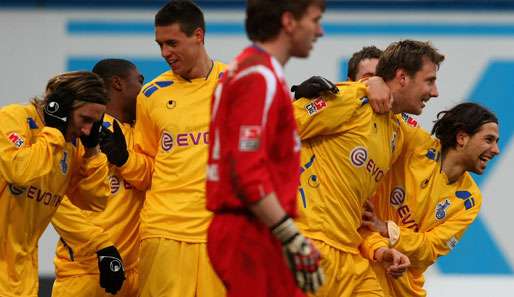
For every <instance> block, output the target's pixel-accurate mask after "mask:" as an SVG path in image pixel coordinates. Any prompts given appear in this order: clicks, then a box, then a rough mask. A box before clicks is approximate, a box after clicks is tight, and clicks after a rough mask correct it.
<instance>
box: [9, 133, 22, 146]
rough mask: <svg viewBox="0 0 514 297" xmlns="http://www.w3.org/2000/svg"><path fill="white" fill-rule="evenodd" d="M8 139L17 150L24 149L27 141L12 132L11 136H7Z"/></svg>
mask: <svg viewBox="0 0 514 297" xmlns="http://www.w3.org/2000/svg"><path fill="white" fill-rule="evenodd" d="M7 139H9V142H11V143H12V144H14V146H15V147H17V148H20V147H22V146H23V144H24V143H25V140H24V139H23V137H21V136H20V135H18V133H16V132H11V134H9V136H7Z"/></svg>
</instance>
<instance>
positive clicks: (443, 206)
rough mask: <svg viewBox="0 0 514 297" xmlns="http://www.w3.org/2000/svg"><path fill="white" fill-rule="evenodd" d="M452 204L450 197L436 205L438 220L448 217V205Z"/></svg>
mask: <svg viewBox="0 0 514 297" xmlns="http://www.w3.org/2000/svg"><path fill="white" fill-rule="evenodd" d="M450 204H451V203H450V200H448V199H445V200H444V201H441V202H439V203H437V205H436V206H435V218H436V219H437V220H442V219H444V218H445V217H446V211H447V210H448V207H450Z"/></svg>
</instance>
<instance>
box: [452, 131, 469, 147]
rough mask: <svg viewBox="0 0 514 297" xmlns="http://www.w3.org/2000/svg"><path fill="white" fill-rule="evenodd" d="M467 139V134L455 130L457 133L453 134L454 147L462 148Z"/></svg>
mask: <svg viewBox="0 0 514 297" xmlns="http://www.w3.org/2000/svg"><path fill="white" fill-rule="evenodd" d="M468 140H469V134H468V133H466V132H464V131H462V130H460V131H458V132H457V134H456V135H455V144H456V146H457V147H456V148H457V149H459V148H463V147H464V146H465V145H466V143H467V142H468Z"/></svg>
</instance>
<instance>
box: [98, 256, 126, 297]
mask: <svg viewBox="0 0 514 297" xmlns="http://www.w3.org/2000/svg"><path fill="white" fill-rule="evenodd" d="M96 254H97V256H98V269H99V270H100V287H102V288H104V289H105V292H107V293H111V294H116V293H117V292H118V291H119V290H120V289H121V286H122V285H123V282H124V281H125V269H124V267H123V262H122V261H121V256H120V253H119V252H118V250H117V249H116V248H115V247H114V246H109V247H106V248H104V249H101V250H99V251H97V252H96Z"/></svg>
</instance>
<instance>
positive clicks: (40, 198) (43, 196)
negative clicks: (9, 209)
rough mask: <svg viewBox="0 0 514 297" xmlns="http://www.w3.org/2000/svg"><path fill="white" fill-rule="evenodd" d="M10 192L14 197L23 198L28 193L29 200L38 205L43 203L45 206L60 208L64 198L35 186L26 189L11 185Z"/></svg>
mask: <svg viewBox="0 0 514 297" xmlns="http://www.w3.org/2000/svg"><path fill="white" fill-rule="evenodd" d="M9 191H10V192H11V194H13V195H14V196H21V195H23V194H24V193H26V197H27V198H29V199H32V200H34V201H36V202H38V203H43V204H45V205H49V206H53V207H57V206H59V205H60V204H61V201H62V196H60V195H57V194H54V193H52V192H47V191H42V190H41V189H40V188H38V187H35V186H30V187H28V188H24V187H19V186H15V185H13V184H10V185H9Z"/></svg>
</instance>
